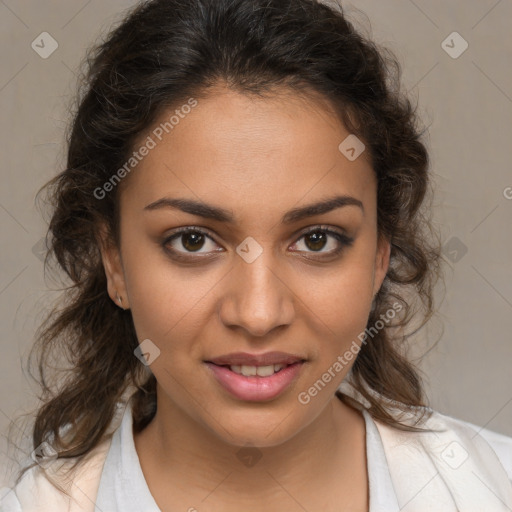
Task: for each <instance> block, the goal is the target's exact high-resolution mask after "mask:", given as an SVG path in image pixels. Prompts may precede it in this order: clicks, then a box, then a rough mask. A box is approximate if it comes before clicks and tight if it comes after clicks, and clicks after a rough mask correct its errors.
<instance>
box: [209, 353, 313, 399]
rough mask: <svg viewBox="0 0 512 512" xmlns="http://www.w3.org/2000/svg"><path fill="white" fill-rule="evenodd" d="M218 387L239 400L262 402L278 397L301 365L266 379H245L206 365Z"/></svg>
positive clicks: (285, 369)
mask: <svg viewBox="0 0 512 512" xmlns="http://www.w3.org/2000/svg"><path fill="white" fill-rule="evenodd" d="M206 366H208V367H209V368H210V369H211V371H212V372H213V375H214V377H215V378H216V379H217V381H218V382H219V383H220V385H221V386H222V387H223V388H224V389H226V390H227V391H229V392H230V393H231V394H232V395H233V396H235V397H236V398H239V399H240V400H245V401H249V402H263V401H266V400H272V399H273V398H276V397H277V396H279V395H280V394H281V393H282V392H283V391H284V390H285V389H286V388H287V387H288V386H290V384H291V383H292V382H293V381H294V380H295V379H296V378H297V376H298V374H299V372H300V370H301V368H302V366H303V363H302V362H299V363H294V364H291V365H289V366H287V367H286V368H283V369H282V370H280V371H279V372H277V373H274V374H273V375H270V376H268V377H259V376H251V377H246V376H245V375H240V374H238V373H235V372H233V371H231V370H230V369H229V367H227V366H217V365H216V364H213V363H206Z"/></svg>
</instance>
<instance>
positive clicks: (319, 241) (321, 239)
mask: <svg viewBox="0 0 512 512" xmlns="http://www.w3.org/2000/svg"><path fill="white" fill-rule="evenodd" d="M305 240H306V246H307V247H308V248H309V249H311V250H312V251H320V250H322V249H323V248H324V247H325V245H326V243H327V241H328V236H327V235H326V234H325V232H324V231H313V232H311V233H309V234H307V235H305Z"/></svg>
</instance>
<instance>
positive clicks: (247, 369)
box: [206, 361, 297, 377]
mask: <svg viewBox="0 0 512 512" xmlns="http://www.w3.org/2000/svg"><path fill="white" fill-rule="evenodd" d="M206 362H207V363H211V364H215V363H212V362H211V361H206ZM292 364H297V363H292ZM215 366H220V367H222V368H228V369H229V370H230V371H232V372H233V373H236V374H238V375H243V376H244V377H270V376H271V375H274V374H276V373H279V372H280V371H281V370H283V369H284V368H288V366H291V364H285V363H281V364H270V365H262V366H253V365H239V364H231V365H230V364H215Z"/></svg>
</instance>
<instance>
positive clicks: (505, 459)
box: [436, 413, 512, 481]
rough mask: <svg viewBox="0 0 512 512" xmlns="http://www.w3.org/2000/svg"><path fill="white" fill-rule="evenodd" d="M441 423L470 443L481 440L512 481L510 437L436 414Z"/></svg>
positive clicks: (511, 440)
mask: <svg viewBox="0 0 512 512" xmlns="http://www.w3.org/2000/svg"><path fill="white" fill-rule="evenodd" d="M436 414H437V415H438V416H439V417H440V419H441V421H443V422H444V423H445V424H446V425H448V426H449V427H450V428H452V429H455V430H457V431H458V432H460V433H463V435H464V437H465V438H466V439H468V438H469V439H468V440H469V441H470V442H473V441H474V440H475V439H477V438H482V439H483V440H484V441H485V442H486V443H487V444H488V445H489V446H490V447H491V448H492V450H493V452H494V453H495V454H496V456H497V457H498V459H499V461H500V463H501V464H502V466H503V467H504V469H505V471H506V472H507V475H508V478H509V480H510V481H512V437H509V436H506V435H504V434H500V433H498V432H495V431H493V430H489V429H486V428H484V427H480V426H478V425H475V424H473V423H470V422H468V421H464V420H461V419H457V418H453V417H451V416H447V415H444V414H441V413H436Z"/></svg>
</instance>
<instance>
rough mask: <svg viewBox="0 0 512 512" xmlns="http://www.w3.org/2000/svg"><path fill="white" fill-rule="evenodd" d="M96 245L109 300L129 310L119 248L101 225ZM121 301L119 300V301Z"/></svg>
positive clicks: (106, 229)
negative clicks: (105, 278)
mask: <svg viewBox="0 0 512 512" xmlns="http://www.w3.org/2000/svg"><path fill="white" fill-rule="evenodd" d="M98 244H99V247H100V252H101V259H102V262H103V268H104V269H105V275H106V277H107V290H108V294H109V296H110V298H111V299H112V301H113V302H114V303H115V304H116V306H119V307H121V308H123V309H129V307H130V303H129V301H128V294H127V292H126V282H125V277H124V270H123V263H122V260H121V254H120V250H119V248H118V247H117V246H116V244H115V243H114V242H113V240H112V237H111V236H109V231H108V228H107V227H106V226H105V225H104V224H102V225H101V226H100V227H99V229H98ZM119 299H121V300H119Z"/></svg>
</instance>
